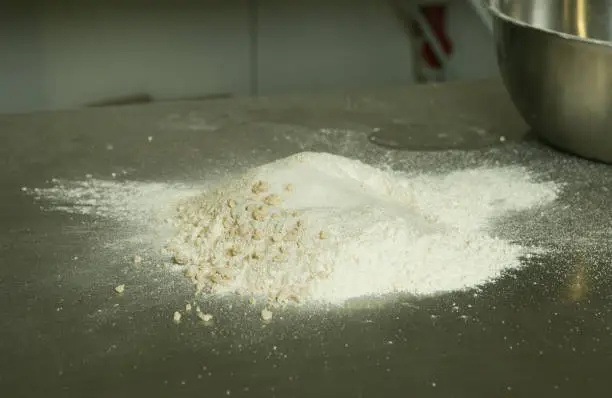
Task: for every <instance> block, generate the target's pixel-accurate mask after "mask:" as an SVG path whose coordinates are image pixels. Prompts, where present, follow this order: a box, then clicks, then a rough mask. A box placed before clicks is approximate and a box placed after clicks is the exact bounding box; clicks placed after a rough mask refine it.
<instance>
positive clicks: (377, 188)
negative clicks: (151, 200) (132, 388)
mask: <svg viewBox="0 0 612 398" xmlns="http://www.w3.org/2000/svg"><path fill="white" fill-rule="evenodd" d="M558 190H559V187H558V186H556V185H555V184H554V183H552V182H545V183H536V182H534V181H532V179H531V178H530V176H529V174H528V172H527V171H526V170H525V169H522V168H520V167H510V168H508V167H506V168H493V169H486V168H480V169H471V170H464V171H456V172H453V173H450V174H446V175H417V176H402V175H400V174H396V173H393V172H389V171H382V170H378V169H376V168H373V167H371V166H368V165H366V164H363V163H361V162H359V161H356V160H351V159H348V158H344V157H340V156H335V155H331V154H326V153H311V152H303V153H300V154H297V155H293V156H290V157H288V158H285V159H281V160H279V161H276V162H273V163H270V164H267V165H264V166H260V167H257V168H254V169H252V170H250V171H248V172H247V173H246V174H244V175H242V176H241V177H239V178H235V179H229V180H227V181H226V182H224V183H222V184H220V185H218V186H217V187H215V188H213V189H210V190H208V191H205V192H203V193H202V194H199V195H196V196H193V197H190V198H188V199H186V200H184V201H183V202H181V204H180V205H179V206H178V208H177V212H176V215H175V220H174V225H175V227H176V236H174V237H173V238H172V239H171V240H170V242H169V243H168V245H167V249H168V250H169V252H170V253H171V254H172V255H173V257H174V260H175V262H176V263H178V264H180V265H182V266H184V269H185V273H186V275H187V276H188V277H190V278H191V279H192V280H193V282H194V284H195V285H196V288H197V290H198V291H204V292H212V293H215V294H225V293H237V294H240V295H244V296H250V297H264V298H265V299H267V300H268V301H271V302H274V303H285V302H287V301H293V302H298V303H305V302H325V303H332V304H341V303H343V302H344V301H346V300H347V299H351V298H354V297H361V296H371V295H381V294H390V293H396V292H407V293H412V294H415V295H429V294H434V293H437V292H444V291H451V290H459V289H465V288H469V287H474V286H477V285H480V284H483V283H486V282H488V281H490V280H492V279H494V278H496V277H498V276H500V274H501V273H502V272H503V271H504V270H507V269H511V268H516V267H519V266H520V257H521V256H526V255H529V253H530V252H532V251H533V250H534V248H525V247H521V246H519V245H517V244H514V243H511V242H507V241H504V240H500V239H498V238H496V237H495V236H494V235H493V234H492V232H491V231H492V222H494V221H495V220H496V219H497V218H498V217H500V216H503V215H505V214H508V213H509V212H513V211H521V210H526V209H529V208H532V207H535V206H541V205H544V204H547V203H550V202H552V201H553V200H555V199H556V197H557V193H558ZM266 315H267V314H266ZM262 317H263V314H262Z"/></svg>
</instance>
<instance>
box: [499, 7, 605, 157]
mask: <svg viewBox="0 0 612 398" xmlns="http://www.w3.org/2000/svg"><path fill="white" fill-rule="evenodd" d="M490 8H491V13H492V15H493V20H494V22H493V26H494V32H495V40H496V46H497V58H498V63H499V68H500V71H501V75H502V78H503V80H504V83H505V85H506V88H507V89H508V92H509V93H510V97H511V98H512V101H513V102H514V105H515V106H516V108H517V109H518V111H519V112H520V113H521V115H522V116H523V118H524V119H525V121H526V122H527V123H528V124H529V125H530V126H531V128H532V129H533V131H534V133H535V134H537V135H539V136H540V137H542V138H543V139H544V140H546V141H548V142H549V143H550V144H552V145H553V146H556V147H558V148H560V149H564V150H567V151H569V152H573V153H575V154H577V155H581V156H583V157H587V158H591V159H597V160H601V161H604V162H610V163H612V43H611V42H612V1H611V0H492V1H491V3H490Z"/></svg>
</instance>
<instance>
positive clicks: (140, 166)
mask: <svg viewBox="0 0 612 398" xmlns="http://www.w3.org/2000/svg"><path fill="white" fill-rule="evenodd" d="M373 131H375V132H377V134H379V137H378V139H377V140H378V142H380V143H384V144H386V145H391V146H393V145H402V146H404V147H407V148H409V149H410V150H396V149H389V148H383V147H381V146H376V145H374V144H372V142H371V140H370V139H369V138H368V137H369V134H370V133H371V132H373ZM0 135H1V140H2V141H1V142H2V145H0V158H1V159H2V165H3V167H2V168H1V169H0V184H1V185H0V220H1V224H2V229H1V230H0V253H1V254H0V260H1V261H0V311H1V314H2V317H0V356H1V357H2V361H0V391H2V395H3V396H6V397H40V396H45V397H49V398H50V397H110V396H113V397H135V396H138V397H141V396H142V397H170V396H172V397H195V396H198V397H200V396H201V397H217V396H232V397H234V396H257V397H259V396H262V397H272V396H276V397H344V396H347V397H348V396H350V397H370V396H375V397H387V396H389V397H391V396H394V397H395V396H397V397H406V396H415V397H470V398H473V397H502V396H521V397H524V396H536V395H537V394H541V396H555V397H576V396H585V397H586V396H604V395H607V393H608V390H609V386H610V380H609V378H610V376H609V368H610V365H612V329H611V328H612V313H611V310H612V270H611V267H612V264H611V260H612V254H611V252H612V250H610V248H609V244H608V241H609V239H610V236H611V235H612V232H611V229H610V228H611V227H610V226H611V225H612V215H611V213H612V212H610V196H609V192H608V190H607V187H610V183H611V182H612V168H611V167H610V166H607V165H601V164H595V163H590V162H588V161H585V160H581V159H576V158H573V157H571V156H569V155H564V154H561V153H558V152H556V151H554V150H552V149H548V148H546V147H545V146H543V145H541V144H540V143H538V142H537V141H535V140H534V139H533V138H531V136H530V135H529V134H527V128H526V126H525V125H524V124H523V122H522V121H521V120H520V118H519V117H518V116H517V114H516V113H515V111H514V109H513V108H512V106H511V105H510V103H509V100H508V98H507V96H506V94H505V91H504V90H503V88H502V87H501V84H500V83H499V82H497V81H491V82H478V83H460V84H445V85H432V86H415V87H412V88H405V89H402V90H394V91H379V92H365V93H359V92H357V93H350V94H338V95H330V96H323V97H318V98H313V97H295V98H282V99H259V100H218V101H205V102H188V103H184V102H175V103H160V104H153V105H145V106H126V107H118V108H105V109H104V108H99V109H88V110H81V111H68V112H57V113H40V114H33V115H17V116H3V117H0ZM148 137H151V139H149V138H148ZM502 137H503V138H502ZM445 148H446V149H452V150H451V151H439V150H440V149H445ZM419 149H421V150H429V151H418V150H419ZM303 150H322V151H329V152H334V153H339V154H343V155H346V156H351V157H356V158H359V159H362V160H364V161H367V162H371V163H377V164H385V165H389V166H391V167H393V168H396V169H400V170H407V171H425V172H443V171H447V170H453V169H457V168H465V167H470V166H477V165H489V166H491V165H497V164H500V165H509V164H512V165H515V164H520V165H523V166H525V167H527V168H528V169H529V170H531V171H532V172H533V173H534V174H535V175H537V176H540V177H541V178H544V179H553V180H555V181H558V182H559V183H563V184H565V188H564V191H563V193H562V194H561V197H560V198H559V200H558V203H557V204H556V205H555V206H553V207H551V208H547V209H543V210H542V211H541V212H538V214H517V215H516V217H513V218H511V219H509V220H507V221H506V222H507V223H508V225H509V227H508V228H507V229H506V230H508V231H514V232H513V234H514V235H512V233H511V235H512V236H510V237H511V238H514V239H519V240H522V241H523V242H521V243H536V244H538V245H540V246H543V247H545V248H548V249H550V252H549V253H546V254H544V255H543V256H541V257H538V258H537V259H533V260H525V266H524V267H523V268H521V269H519V270H517V271H514V272H510V273H508V274H506V275H504V276H503V277H502V278H501V279H500V280H497V281H494V282H492V283H490V284H487V285H485V286H483V287H482V288H481V289H479V290H478V291H467V292H455V293H448V294H443V295H440V296H437V297H428V298H397V299H390V300H388V301H386V302H384V303H378V304H376V305H374V304H373V305H363V306H357V307H349V308H345V309H335V310H330V311H320V312H317V311H310V312H308V313H300V312H299V311H295V310H291V311H286V312H285V313H283V312H282V311H281V312H279V313H277V314H275V318H274V319H273V321H272V322H270V323H262V322H261V320H260V319H259V317H258V315H257V313H256V312H254V311H252V310H250V309H249V308H248V305H246V304H244V303H242V302H240V301H239V300H235V301H232V300H230V299H221V300H219V299H216V300H215V299H212V298H206V297H203V298H201V299H199V300H200V301H201V303H202V306H206V308H208V309H210V312H212V313H214V314H215V322H214V324H213V325H202V324H200V323H198V322H196V321H195V320H191V319H186V320H185V321H184V322H182V323H181V324H179V325H176V324H174V323H172V321H171V318H172V313H173V312H174V311H175V309H177V308H179V307H181V306H184V302H185V300H187V299H190V298H191V297H192V294H193V293H192V291H191V287H190V286H189V283H188V282H186V281H185V280H184V277H182V276H181V275H167V272H164V271H163V269H160V268H155V267H152V269H147V264H148V263H147V264H143V265H142V266H141V267H134V266H133V264H132V261H131V260H130V259H131V258H133V254H134V248H132V247H129V245H128V246H126V245H119V246H118V247H114V246H113V245H112V241H113V239H115V237H116V239H119V238H120V237H121V231H122V226H121V225H114V224H113V222H112V221H104V220H95V219H93V217H89V216H86V215H80V216H79V215H74V214H72V215H71V214H67V213H64V212H53V211H44V209H41V208H40V207H41V206H42V207H43V208H44V204H42V203H38V202H36V201H34V200H33V198H32V197H30V196H28V195H26V194H24V192H22V190H21V188H22V187H32V188H36V187H46V186H48V183H47V182H46V181H48V180H51V179H52V178H61V179H65V180H83V179H85V175H86V174H91V175H92V176H93V177H94V178H97V179H109V180H111V179H112V177H111V176H112V173H115V175H116V178H121V179H124V180H132V181H149V182H150V181H163V182H168V181H172V182H184V183H187V184H188V183H190V182H194V181H202V180H205V179H211V178H213V177H216V176H219V175H222V174H223V173H226V172H227V171H236V170H240V169H243V168H246V167H249V166H252V165H256V164H261V163H264V162H267V161H270V160H273V159H277V158H280V157H283V156H286V155H289V154H291V153H295V152H298V151H303ZM434 150H435V151H434ZM462 150H467V151H462ZM517 231H518V232H517ZM120 282H121V283H126V284H127V286H128V287H129V289H126V292H125V293H124V294H123V295H117V294H115V292H114V291H113V288H114V287H115V286H116V285H117V284H118V283H120Z"/></svg>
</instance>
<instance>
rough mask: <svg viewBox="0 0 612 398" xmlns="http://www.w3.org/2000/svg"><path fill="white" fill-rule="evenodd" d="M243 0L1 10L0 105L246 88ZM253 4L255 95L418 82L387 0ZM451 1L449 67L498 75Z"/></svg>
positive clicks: (484, 44)
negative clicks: (255, 23)
mask: <svg viewBox="0 0 612 398" xmlns="http://www.w3.org/2000/svg"><path fill="white" fill-rule="evenodd" d="M248 1H249V0H226V1H213V0H210V1H204V0H201V1H197V0H175V1H169V0H155V1H148V2H145V1H142V0H125V1H103V0H95V1H90V2H86V3H85V2H76V1H69V0H62V1H54V2H52V3H53V4H52V5H51V4H49V5H47V6H32V7H25V6H20V7H19V10H17V9H12V10H9V9H5V10H4V11H3V12H0V112H28V111H35V110H45V109H57V108H71V107H79V106H83V105H84V104H87V103H90V102H93V101H98V100H101V99H105V98H113V97H119V96H123V95H131V94H136V93H148V94H151V95H152V96H153V97H155V98H158V99H171V98H181V97H192V96H198V95H207V94H217V93H233V94H245V95H246V94H249V93H250V92H251V89H252V87H253V84H252V82H253V81H252V79H251V78H252V76H251V74H250V73H251V72H252V71H253V68H252V62H251V61H252V59H253V55H254V54H252V53H251V50H252V48H253V47H252V46H251V41H252V38H253V36H252V35H251V30H250V29H252V26H251V25H250V21H251V19H250V16H249V11H248V4H247V3H248ZM49 3H50V2H49ZM258 3H259V6H258V11H259V12H258V15H259V20H258V28H257V43H258V46H257V49H258V54H256V55H257V58H256V59H257V60H258V62H257V75H256V77H257V79H256V82H257V84H256V86H257V88H258V92H259V93H261V94H274V93H281V92H291V91H293V92H295V91H302V92H311V91H316V90H321V89H323V90H334V89H342V88H356V87H373V86H390V85H403V84H410V83H412V82H413V73H412V62H411V55H412V50H411V47H410V42H409V40H407V38H406V37H405V34H404V32H403V30H402V28H401V27H400V25H399V23H398V22H397V20H396V18H395V17H394V15H393V13H392V11H391V9H390V8H389V7H388V6H387V3H386V2H385V1H380V0H363V1H359V2H355V1H351V0H327V1H326V0H310V1H302V2H293V1H286V0H258ZM449 4H450V5H449V7H450V9H449V29H450V32H451V36H452V37H453V40H454V41H455V45H456V50H457V52H456V54H455V55H454V57H453V59H452V61H451V64H450V68H449V71H448V74H447V75H448V76H449V77H450V78H453V79H458V78H475V77H483V76H488V75H491V74H494V73H496V68H495V63H494V58H493V52H492V48H491V42H490V41H491V37H490V33H489V32H488V31H487V30H486V29H485V28H484V26H483V25H482V24H481V23H479V20H478V17H477V16H476V14H474V13H473V11H472V10H471V9H470V8H469V6H468V5H467V2H463V1H451V2H449Z"/></svg>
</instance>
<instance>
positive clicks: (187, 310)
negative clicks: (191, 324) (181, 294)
mask: <svg viewBox="0 0 612 398" xmlns="http://www.w3.org/2000/svg"><path fill="white" fill-rule="evenodd" d="M185 312H191V304H189V303H187V304H185Z"/></svg>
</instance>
